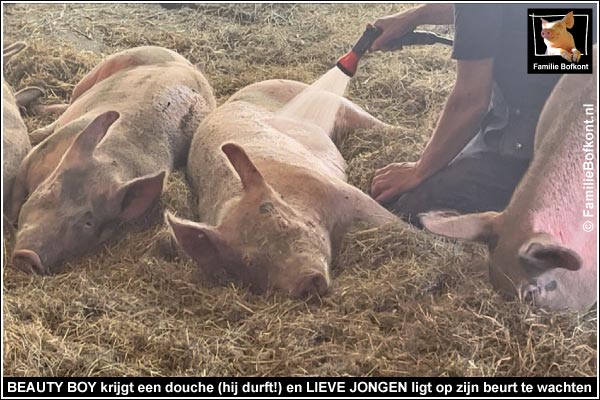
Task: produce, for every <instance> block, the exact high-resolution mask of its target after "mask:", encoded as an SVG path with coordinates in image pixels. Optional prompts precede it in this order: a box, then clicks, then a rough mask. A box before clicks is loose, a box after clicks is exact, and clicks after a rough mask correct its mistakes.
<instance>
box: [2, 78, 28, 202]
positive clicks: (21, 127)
mask: <svg viewBox="0 0 600 400" xmlns="http://www.w3.org/2000/svg"><path fill="white" fill-rule="evenodd" d="M2 96H3V98H2V112H3V113H4V115H3V118H2V156H3V157H4V161H3V163H2V168H3V169H2V179H3V182H4V184H3V188H2V189H3V191H4V204H7V200H8V199H9V198H10V192H11V189H12V185H13V182H14V179H15V176H16V175H17V170H18V169H19V165H20V164H21V161H22V160H23V158H25V156H26V155H27V153H28V152H29V150H30V149H31V143H30V142H29V137H28V136H27V127H26V126H25V123H24V122H23V119H22V118H21V114H20V112H19V106H18V105H17V101H16V99H15V96H14V94H13V92H12V90H11V89H10V87H9V86H8V84H7V83H6V82H5V81H4V80H2Z"/></svg>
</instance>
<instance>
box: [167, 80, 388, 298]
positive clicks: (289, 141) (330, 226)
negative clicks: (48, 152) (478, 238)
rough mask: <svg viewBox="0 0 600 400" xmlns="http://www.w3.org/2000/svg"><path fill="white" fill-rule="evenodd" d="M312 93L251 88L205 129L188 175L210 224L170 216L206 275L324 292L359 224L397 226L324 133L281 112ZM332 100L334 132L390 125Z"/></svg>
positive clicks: (295, 292) (287, 86) (261, 287)
mask: <svg viewBox="0 0 600 400" xmlns="http://www.w3.org/2000/svg"><path fill="white" fill-rule="evenodd" d="M306 87H307V86H306V85H305V84H302V83H299V82H293V81H286V80H270V81H265V82H260V83H256V84H253V85H250V86H248V87H246V88H244V89H242V90H241V91H239V92H237V93H236V94H234V95H233V96H232V97H231V98H230V99H229V100H228V101H227V102H226V103H225V104H223V105H222V106H220V107H219V108H217V109H216V110H215V111H214V112H213V113H211V114H210V115H209V116H208V117H207V118H206V119H205V120H204V121H203V122H202V124H201V125H200V127H199V128H198V131H197V132H196V135H195V136H194V139H193V140H192V145H191V148H190V154H189V159H188V166H187V173H188V178H189V180H190V182H191V185H192V188H193V191H194V193H195V194H196V195H197V198H198V211H199V216H200V220H201V221H203V222H202V223H197V222H192V221H186V220H182V219H178V218H176V217H174V216H173V215H171V214H169V213H167V215H166V218H167V221H168V222H169V223H170V225H171V228H172V232H173V235H174V237H175V239H176V241H177V242H178V243H179V244H180V245H181V246H182V247H183V249H184V250H185V251H186V252H187V253H188V254H189V255H190V256H191V257H192V258H193V259H194V260H195V261H196V262H197V263H198V265H199V266H200V268H201V270H202V271H203V272H205V273H206V274H207V275H208V276H213V277H215V276H222V275H225V276H226V277H229V278H231V279H234V280H236V281H238V282H241V283H242V284H245V285H248V286H250V287H251V289H253V290H254V291H256V292H264V291H270V290H280V291H283V292H285V293H289V294H290V295H292V296H305V295H309V294H315V293H318V294H324V293H325V292H326V291H327V290H328V288H329V286H330V282H331V278H330V275H329V264H330V261H331V255H332V254H331V251H332V243H333V242H335V240H337V239H339V237H340V236H341V235H343V234H344V233H345V232H346V231H347V229H348V228H349V227H350V226H351V225H352V224H353V223H354V222H356V221H361V220H362V221H369V222H374V223H378V224H382V223H387V222H390V221H396V218H395V217H394V216H393V215H392V214H390V213H389V212H388V211H386V210H385V209H384V208H382V207H381V206H380V205H378V204H377V203H376V202H375V201H374V200H372V199H371V198H370V197H369V196H367V195H366V194H364V193H362V192H361V191H360V190H358V189H356V188H355V187H353V186H351V185H349V184H348V183H346V176H345V173H344V168H345V163H344V160H343V158H342V156H341V155H340V153H339V151H338V150H337V148H336V147H335V145H334V143H333V142H332V141H331V139H330V137H329V135H328V134H327V133H326V132H325V131H324V130H323V129H322V128H320V127H319V126H317V125H315V124H313V123H311V122H310V121H301V120H296V119H289V118H282V117H280V116H279V115H278V111H279V110H281V109H282V107H283V106H284V105H285V104H286V103H288V102H289V101H290V100H291V99H292V98H294V97H295V96H296V95H297V94H299V93H300V92H301V91H302V90H304V89H305V88H306ZM323 95H325V96H328V94H326V93H323ZM329 96H332V97H331V101H336V102H337V101H342V106H341V109H340V111H339V113H338V115H337V121H336V127H335V129H334V134H336V135H338V134H341V135H343V134H345V133H347V132H349V131H351V130H353V129H356V128H371V127H380V126H383V124H382V123H381V122H380V121H378V120H377V119H375V118H374V117H372V116H371V115H369V114H367V113H366V112H365V111H363V110H362V109H360V108H359V107H358V106H356V105H354V104H353V103H351V102H350V101H348V100H345V99H342V98H340V97H339V96H334V95H332V94H330V95H329ZM223 272H225V274H223Z"/></svg>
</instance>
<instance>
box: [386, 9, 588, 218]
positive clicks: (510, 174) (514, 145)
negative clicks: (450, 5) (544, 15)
mask: <svg viewBox="0 0 600 400" xmlns="http://www.w3.org/2000/svg"><path fill="white" fill-rule="evenodd" d="M545 6H547V5H544V4H539V3H538V4H466V3H464V4H456V5H455V6H454V22H455V34H454V47H453V51H452V58H454V59H456V60H481V59H486V58H493V59H494V67H493V68H494V70H493V78H494V89H493V93H492V100H491V103H490V106H489V111H488V113H487V114H486V116H485V117H484V119H483V121H482V124H481V129H480V131H479V132H478V133H477V135H476V136H475V137H474V138H473V140H471V142H469V144H467V146H466V147H465V148H464V150H463V151H462V152H461V153H460V154H459V155H458V156H457V157H456V158H455V159H454V160H453V161H452V162H451V163H450V164H449V165H448V166H447V167H446V168H444V169H443V170H442V171H439V172H438V173H437V174H434V175H433V176H432V177H430V178H429V179H428V180H427V181H425V182H424V183H423V184H421V185H420V186H419V187H417V188H415V189H413V190H412V191H410V192H407V193H405V194H404V195H402V196H401V197H400V198H399V199H397V200H396V201H395V203H394V204H393V205H392V207H391V208H392V209H393V210H394V211H395V212H397V213H400V214H405V215H406V216H407V218H409V219H410V220H411V222H413V223H415V222H416V218H415V217H416V214H418V213H421V212H426V211H431V210H441V209H452V210H456V211H459V212H463V213H470V212H481V211H487V210H496V211H499V210H502V209H504V208H505V207H506V205H508V202H509V201H510V198H511V197H512V193H513V192H514V189H515V187H516V185H517V184H518V183H519V181H520V179H521V177H522V176H523V174H524V172H525V171H526V169H527V166H528V164H529V161H530V159H531V157H532V155H533V144H534V138H535V128H536V126H537V122H538V119H539V116H540V113H541V111H542V108H543V106H544V104H545V102H546V100H547V98H548V96H549V95H550V93H551V92H552V89H553V88H554V86H555V85H556V83H557V82H558V80H559V79H560V78H561V76H562V74H528V73H527V23H528V17H527V14H528V12H527V9H528V8H541V7H545ZM551 7H556V8H561V7H562V8H570V9H576V8H591V7H594V8H595V6H594V5H592V4H589V5H587V4H580V5H573V4H552V6H551ZM594 18H595V11H594ZM594 26H595V25H594ZM594 43H595V39H594Z"/></svg>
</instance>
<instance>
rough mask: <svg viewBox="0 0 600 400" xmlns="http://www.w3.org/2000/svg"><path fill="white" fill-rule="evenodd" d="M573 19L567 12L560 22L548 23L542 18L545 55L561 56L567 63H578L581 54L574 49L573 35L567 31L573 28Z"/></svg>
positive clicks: (571, 13)
mask: <svg viewBox="0 0 600 400" xmlns="http://www.w3.org/2000/svg"><path fill="white" fill-rule="evenodd" d="M574 24H575V17H574V16H573V11H569V13H567V15H565V17H564V18H563V19H561V20H558V21H554V22H548V21H546V20H545V19H543V18H542V33H541V35H542V37H543V38H544V43H545V44H546V54H549V55H553V56H561V57H562V58H564V59H565V60H567V61H571V62H579V59H580V58H581V52H580V51H579V50H577V48H576V47H575V40H574V39H573V35H571V33H570V32H568V31H567V29H571V28H573V25H574Z"/></svg>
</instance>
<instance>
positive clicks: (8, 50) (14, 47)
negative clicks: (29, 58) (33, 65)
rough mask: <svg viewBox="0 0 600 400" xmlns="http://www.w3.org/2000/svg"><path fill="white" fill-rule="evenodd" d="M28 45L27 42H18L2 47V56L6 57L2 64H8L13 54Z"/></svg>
mask: <svg viewBox="0 0 600 400" xmlns="http://www.w3.org/2000/svg"><path fill="white" fill-rule="evenodd" d="M26 47H27V44H25V42H16V43H13V44H11V45H10V46H7V47H5V48H4V49H2V56H3V57H4V59H3V63H2V65H6V64H7V63H8V62H9V61H10V59H11V58H12V56H14V55H15V54H18V53H20V52H21V51H23V50H24V49H25V48H26Z"/></svg>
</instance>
